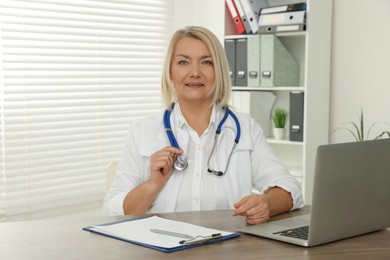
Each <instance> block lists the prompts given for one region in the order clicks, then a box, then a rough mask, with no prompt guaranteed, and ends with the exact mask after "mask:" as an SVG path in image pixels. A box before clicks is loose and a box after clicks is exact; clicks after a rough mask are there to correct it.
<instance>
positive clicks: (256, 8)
mask: <svg viewBox="0 0 390 260" xmlns="http://www.w3.org/2000/svg"><path fill="white" fill-rule="evenodd" d="M249 2H250V4H251V6H252V10H253V13H254V14H255V18H256V21H258V20H259V16H260V11H261V9H263V8H267V7H268V3H267V0H249Z"/></svg>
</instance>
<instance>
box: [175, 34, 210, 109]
mask: <svg viewBox="0 0 390 260" xmlns="http://www.w3.org/2000/svg"><path fill="white" fill-rule="evenodd" d="M170 73H171V79H172V81H173V84H174V86H175V90H176V93H177V95H178V98H179V102H180V103H182V102H194V101H196V102H199V101H200V102H210V100H211V97H212V95H213V93H214V89H215V84H214V83H215V73H214V65H213V60H212V58H211V54H210V52H209V50H208V49H207V47H206V45H205V44H204V43H203V42H202V41H201V40H198V39H194V38H188V37H185V38H182V39H180V40H179V41H178V42H177V44H176V47H175V50H174V52H173V57H172V63H171V71H170Z"/></svg>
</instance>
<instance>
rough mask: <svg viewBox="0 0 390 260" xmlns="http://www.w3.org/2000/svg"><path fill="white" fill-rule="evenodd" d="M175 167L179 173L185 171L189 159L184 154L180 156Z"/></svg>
mask: <svg viewBox="0 0 390 260" xmlns="http://www.w3.org/2000/svg"><path fill="white" fill-rule="evenodd" d="M173 166H174V167H175V169H176V170H178V171H184V170H185V169H187V167H188V161H187V157H186V156H185V155H183V154H179V155H178V156H177V158H176V161H175V163H174V164H173Z"/></svg>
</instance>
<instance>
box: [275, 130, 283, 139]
mask: <svg viewBox="0 0 390 260" xmlns="http://www.w3.org/2000/svg"><path fill="white" fill-rule="evenodd" d="M284 132H285V130H284V128H274V138H275V140H282V139H283V138H284Z"/></svg>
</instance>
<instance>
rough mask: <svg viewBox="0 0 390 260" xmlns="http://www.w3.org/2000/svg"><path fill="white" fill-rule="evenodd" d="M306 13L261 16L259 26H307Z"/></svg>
mask: <svg viewBox="0 0 390 260" xmlns="http://www.w3.org/2000/svg"><path fill="white" fill-rule="evenodd" d="M305 23H306V11H296V12H284V13H272V14H261V15H260V17H259V23H258V25H259V26H270V25H287V24H305Z"/></svg>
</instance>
